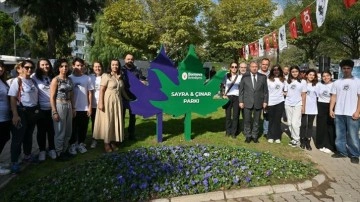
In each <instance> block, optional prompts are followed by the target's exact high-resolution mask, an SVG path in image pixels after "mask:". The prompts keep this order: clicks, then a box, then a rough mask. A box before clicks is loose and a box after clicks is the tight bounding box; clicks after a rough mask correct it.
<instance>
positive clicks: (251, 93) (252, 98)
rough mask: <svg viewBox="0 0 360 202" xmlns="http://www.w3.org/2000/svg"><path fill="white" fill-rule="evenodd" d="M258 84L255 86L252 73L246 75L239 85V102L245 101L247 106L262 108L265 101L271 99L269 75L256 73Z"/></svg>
mask: <svg viewBox="0 0 360 202" xmlns="http://www.w3.org/2000/svg"><path fill="white" fill-rule="evenodd" d="M256 75H257V79H256V85H255V89H254V88H253V83H252V74H247V75H244V77H243V78H242V79H241V82H240V85H239V102H240V103H241V102H242V103H244V106H245V108H250V109H251V108H253V107H254V108H255V109H261V108H262V107H263V103H268V101H269V90H268V85H267V77H266V76H265V75H263V74H260V73H256Z"/></svg>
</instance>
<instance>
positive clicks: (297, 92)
mask: <svg viewBox="0 0 360 202" xmlns="http://www.w3.org/2000/svg"><path fill="white" fill-rule="evenodd" d="M284 91H286V92H287V93H286V98H285V105H289V106H301V105H302V97H301V93H306V91H307V89H306V81H305V80H301V82H298V81H297V80H293V81H292V82H291V83H288V82H287V81H286V82H285V88H284Z"/></svg>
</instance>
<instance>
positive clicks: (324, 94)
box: [317, 82, 334, 103]
mask: <svg viewBox="0 0 360 202" xmlns="http://www.w3.org/2000/svg"><path fill="white" fill-rule="evenodd" d="M333 84H334V83H333V82H331V83H328V84H324V83H318V85H317V95H318V102H322V103H330V97H331V95H330V92H331V88H332V86H333Z"/></svg>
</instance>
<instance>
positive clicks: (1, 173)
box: [0, 167, 11, 175]
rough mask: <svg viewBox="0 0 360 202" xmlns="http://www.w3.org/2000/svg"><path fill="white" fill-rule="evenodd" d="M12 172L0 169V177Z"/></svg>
mask: <svg viewBox="0 0 360 202" xmlns="http://www.w3.org/2000/svg"><path fill="white" fill-rule="evenodd" d="M10 172H11V171H10V169H6V168H2V167H0V175H7V174H9V173H10Z"/></svg>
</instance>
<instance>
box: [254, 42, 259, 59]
mask: <svg viewBox="0 0 360 202" xmlns="http://www.w3.org/2000/svg"><path fill="white" fill-rule="evenodd" d="M254 47H255V48H254V49H255V50H254V55H255V56H259V43H258V42H255V43H254Z"/></svg>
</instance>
